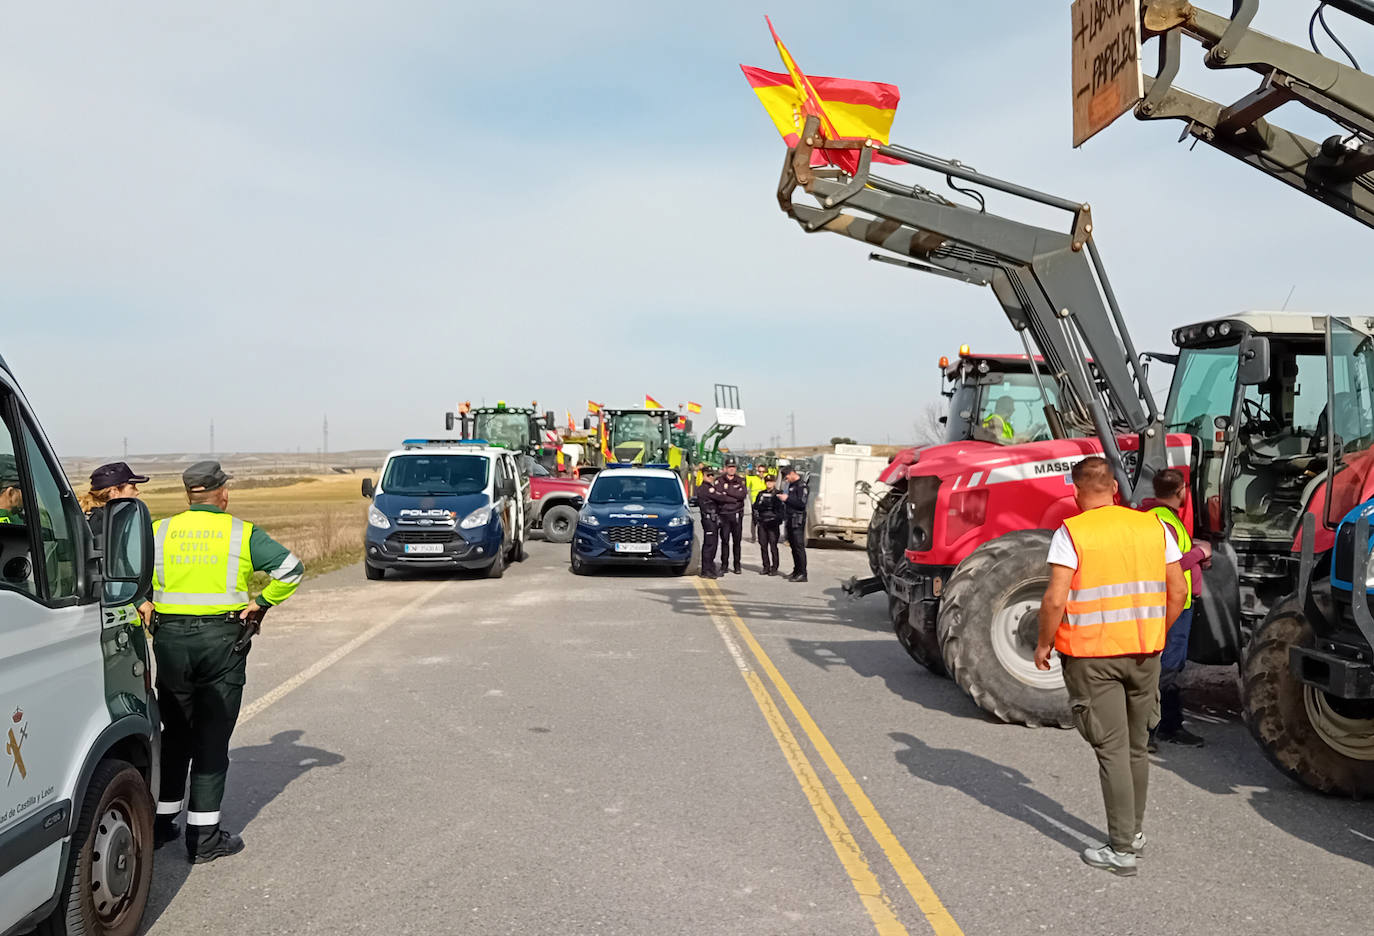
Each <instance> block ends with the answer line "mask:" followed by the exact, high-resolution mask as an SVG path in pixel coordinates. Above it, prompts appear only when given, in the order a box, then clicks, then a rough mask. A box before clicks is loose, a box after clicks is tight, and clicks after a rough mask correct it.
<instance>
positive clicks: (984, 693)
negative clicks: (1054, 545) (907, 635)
mask: <svg viewBox="0 0 1374 936" xmlns="http://www.w3.org/2000/svg"><path fill="white" fill-rule="evenodd" d="M1050 536H1051V533H1050V531H1049V530H1016V531H1014V532H1011V533H1007V534H1005V535H1004V536H999V537H997V539H994V540H989V541H988V542H986V543H984V544H983V545H981V546H979V547H978V548H977V549H975V550H974V551H973V552H972V553H970V554H969V555H968V557H967V558H965V559H964V561H963V562H961V563H959V565H958V567H957V568H955V570H954V574H953V575H951V576H950V577H949V581H947V582H946V583H945V587H944V593H943V595H942V598H941V602H940V620H939V633H940V648H941V651H942V653H943V656H944V660H945V666H946V667H948V668H949V672H950V675H952V676H953V677H954V681H955V682H957V683H958V684H959V686H960V687H961V688H962V689H963V690H964V691H965V692H967V693H968V694H969V696H971V697H972V699H973V701H974V702H976V703H978V706H979V707H980V708H982V709H983V710H984V711H986V712H989V713H991V714H992V715H994V716H995V717H997V718H999V719H1001V720H1002V721H1004V722H1013V723H1019V724H1023V725H1027V726H1029V727H1031V728H1038V727H1041V726H1046V725H1052V726H1056V727H1060V728H1070V727H1072V726H1073V718H1072V715H1071V711H1070V709H1069V692H1068V690H1067V689H1065V688H1064V678H1063V675H1062V674H1061V673H1060V671H1059V666H1058V660H1055V661H1054V663H1053V668H1052V669H1051V670H1050V671H1049V672H1043V671H1041V670H1037V669H1036V668H1035V660H1034V655H1035V643H1036V639H1037V637H1038V633H1039V624H1038V617H1039V609H1040V600H1041V598H1042V597H1043V596H1044V593H1045V586H1046V584H1048V582H1049V572H1048V571H1047V566H1046V565H1045V556H1046V555H1047V554H1048V552H1049V546H1050Z"/></svg>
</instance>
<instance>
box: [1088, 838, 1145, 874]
mask: <svg viewBox="0 0 1374 936" xmlns="http://www.w3.org/2000/svg"><path fill="white" fill-rule="evenodd" d="M1081 857H1082V858H1083V863H1084V864H1086V865H1092V866H1093V867H1094V868H1101V869H1102V870H1104V871H1110V872H1112V874H1120V875H1122V876H1123V877H1130V876H1132V875H1134V874H1135V873H1136V864H1135V855H1134V854H1132V853H1131V852H1119V851H1117V850H1116V849H1115V848H1112V846H1111V845H1103V846H1102V847H1101V848H1085V849H1083V854H1082V856H1081Z"/></svg>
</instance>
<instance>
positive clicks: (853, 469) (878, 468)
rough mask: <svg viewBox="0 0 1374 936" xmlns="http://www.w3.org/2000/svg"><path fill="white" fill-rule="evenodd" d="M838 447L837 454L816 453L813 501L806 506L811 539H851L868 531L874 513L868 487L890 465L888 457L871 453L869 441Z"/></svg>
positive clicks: (874, 482)
mask: <svg viewBox="0 0 1374 936" xmlns="http://www.w3.org/2000/svg"><path fill="white" fill-rule="evenodd" d="M835 448H836V453H834V454H827V455H819V456H817V457H816V465H815V468H814V469H813V470H812V471H811V477H810V487H811V490H810V494H811V503H810V504H808V505H807V510H806V539H807V542H808V543H810V542H814V541H817V540H826V539H837V540H841V541H843V542H846V543H852V542H854V541H855V540H856V539H857V538H858V537H861V536H864V535H865V534H867V532H868V521H869V518H870V517H871V516H873V499H872V498H871V497H870V496H869V495H868V494H867V490H868V488H869V486H870V485H872V484H876V483H877V481H878V475H880V474H881V473H882V470H883V469H884V468H886V467H887V459H886V458H881V457H879V456H875V455H872V454H869V452H871V451H872V450H871V449H870V448H869V447H868V446H866V445H865V446H857V445H837V446H836V447H835ZM846 450H847V451H846ZM855 450H859V451H857V452H856V451H855Z"/></svg>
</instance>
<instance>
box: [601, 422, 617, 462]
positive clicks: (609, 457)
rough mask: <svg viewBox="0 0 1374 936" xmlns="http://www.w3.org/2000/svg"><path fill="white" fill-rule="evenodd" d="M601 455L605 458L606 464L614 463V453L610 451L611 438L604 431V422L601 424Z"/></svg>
mask: <svg viewBox="0 0 1374 936" xmlns="http://www.w3.org/2000/svg"><path fill="white" fill-rule="evenodd" d="M601 457H602V458H604V459H605V460H606V464H608V465H611V464H614V463H615V453H614V452H612V451H611V438H610V436H609V435H608V434H607V433H606V424H605V423H602V424H601Z"/></svg>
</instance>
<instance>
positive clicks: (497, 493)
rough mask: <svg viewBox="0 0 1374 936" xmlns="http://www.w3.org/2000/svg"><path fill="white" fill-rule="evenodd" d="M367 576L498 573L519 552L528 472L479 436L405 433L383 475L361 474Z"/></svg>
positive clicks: (524, 523)
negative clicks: (425, 571)
mask: <svg viewBox="0 0 1374 936" xmlns="http://www.w3.org/2000/svg"><path fill="white" fill-rule="evenodd" d="M363 496H364V497H367V498H370V499H371V501H372V503H371V504H370V505H368V508H367V537H366V539H367V551H366V555H365V556H364V561H363V568H364V570H365V571H366V573H367V577H368V578H370V579H380V578H382V577H384V576H385V575H386V570H387V569H416V568H425V567H429V568H433V567H436V566H437V567H445V568H450V569H481V570H484V571H485V572H486V574H487V575H488V576H489V577H490V578H500V577H501V575H502V573H504V572H505V570H506V566H507V564H508V563H510V562H518V561H520V560H521V559H523V558H524V557H525V533H526V529H527V527H528V526H529V523H528V521H527V519H526V518H527V517H528V515H529V479H528V478H527V477H525V476H524V474H523V473H522V472H521V471H520V467H519V463H518V462H517V460H516V456H515V453H513V452H510V451H507V450H506V449H503V448H497V447H496V446H493V445H488V444H486V443H485V442H483V441H481V440H478V439H472V440H452V439H407V440H406V442H405V444H404V448H402V449H400V450H398V451H395V452H392V453H390V454H389V455H387V457H386V464H385V465H384V466H383V467H382V476H381V480H380V481H379V482H378V483H377V484H376V485H375V486H374V485H373V483H372V479H371V478H366V479H364V480H363Z"/></svg>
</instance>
